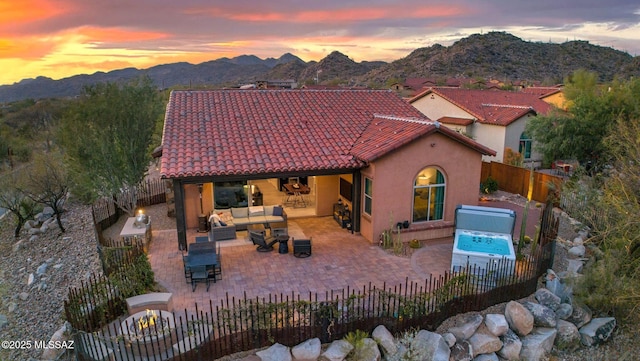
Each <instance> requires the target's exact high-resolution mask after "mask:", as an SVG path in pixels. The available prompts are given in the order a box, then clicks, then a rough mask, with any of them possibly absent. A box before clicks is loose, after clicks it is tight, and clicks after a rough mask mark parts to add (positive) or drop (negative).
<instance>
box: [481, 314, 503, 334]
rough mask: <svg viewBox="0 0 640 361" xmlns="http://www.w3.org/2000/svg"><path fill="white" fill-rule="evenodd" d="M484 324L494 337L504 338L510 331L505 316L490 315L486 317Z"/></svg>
mask: <svg viewBox="0 0 640 361" xmlns="http://www.w3.org/2000/svg"><path fill="white" fill-rule="evenodd" d="M484 324H485V326H486V327H487V329H488V330H489V332H491V333H492V334H493V335H494V336H502V335H504V334H505V333H506V332H507V330H508V329H509V324H508V323H507V319H506V318H505V317H504V315H501V314H496V313H490V314H488V315H486V316H484Z"/></svg>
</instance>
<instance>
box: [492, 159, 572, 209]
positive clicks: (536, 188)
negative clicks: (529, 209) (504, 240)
mask: <svg viewBox="0 0 640 361" xmlns="http://www.w3.org/2000/svg"><path fill="white" fill-rule="evenodd" d="M487 177H491V178H493V179H495V180H496V181H497V182H498V187H499V188H500V189H501V190H503V191H505V192H509V193H514V194H519V195H521V196H523V197H526V196H527V194H528V193H529V178H530V170H529V169H527V168H522V167H516V166H513V165H508V164H504V163H498V162H491V163H487V162H482V171H481V173H480V182H484V181H485V180H486V179H487ZM562 182H563V178H562V177H559V176H554V175H551V174H546V173H542V172H536V171H534V172H533V193H532V196H531V199H533V200H535V201H537V202H542V203H546V202H547V200H548V199H549V197H550V195H551V197H552V198H553V197H555V196H557V195H554V194H553V193H554V192H555V191H560V189H561V186H562ZM558 194H559V193H558Z"/></svg>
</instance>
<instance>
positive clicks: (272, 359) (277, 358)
mask: <svg viewBox="0 0 640 361" xmlns="http://www.w3.org/2000/svg"><path fill="white" fill-rule="evenodd" d="M256 355H258V357H260V359H261V360H262V361H291V352H290V351H289V348H288V347H287V346H285V345H281V344H279V343H276V344H274V345H273V346H271V347H269V348H267V349H265V350H262V351H258V352H256Z"/></svg>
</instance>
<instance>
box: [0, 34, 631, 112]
mask: <svg viewBox="0 0 640 361" xmlns="http://www.w3.org/2000/svg"><path fill="white" fill-rule="evenodd" d="M577 69H586V70H590V71H594V72H596V73H598V74H599V76H600V80H601V81H610V80H612V79H614V78H616V77H621V78H628V77H631V76H640V57H638V56H636V57H633V56H631V55H629V54H628V53H625V52H622V51H619V50H615V49H613V48H609V47H602V46H598V45H593V44H590V43H589V42H586V41H568V42H565V43H561V44H557V43H542V42H529V41H524V40H522V39H520V38H518V37H516V36H513V35H511V34H509V33H504V32H490V33H487V34H475V35H471V36H469V37H467V38H463V39H461V40H459V41H457V42H455V43H454V44H452V45H450V46H442V45H439V44H436V45H433V46H430V47H424V48H419V49H416V50H414V51H413V52H411V53H410V54H409V55H407V56H406V57H404V58H402V59H398V60H395V61H392V62H390V63H386V62H382V61H371V62H369V61H362V62H359V63H358V62H355V61H353V60H351V59H350V58H349V57H348V56H346V55H344V54H341V53H339V52H337V51H334V52H333V53H331V54H329V55H328V56H327V57H325V58H324V59H322V60H320V61H317V62H316V61H310V62H305V61H303V60H302V59H300V58H298V57H297V56H295V55H292V54H289V53H287V54H284V55H282V56H281V57H280V58H278V59H274V58H267V59H260V58H258V57H256V56H254V55H242V56H238V57H235V58H231V59H230V58H220V59H216V60H212V61H208V62H204V63H200V64H189V63H186V62H181V63H172V64H164V65H157V66H154V67H151V68H148V69H136V68H125V69H119V70H113V71H110V72H96V73H94V74H90V75H87V74H82V75H75V76H71V77H68V78H64V79H60V80H53V79H50V78H46V77H37V78H35V79H25V80H22V81H20V82H18V83H15V84H12V85H3V86H0V102H12V101H18V100H23V99H29V98H31V99H42V98H53V97H69V96H76V95H78V94H80V93H81V92H82V88H83V87H84V86H86V85H91V84H95V83H98V82H120V81H126V80H129V79H133V78H136V77H138V76H141V75H147V76H149V77H150V78H151V79H153V80H154V81H155V82H156V84H157V85H158V86H159V87H160V88H163V89H165V88H172V87H182V88H204V87H207V88H221V87H237V86H239V85H242V84H250V83H254V82H255V81H258V80H276V79H293V80H295V81H297V83H298V84H299V85H301V84H304V83H313V82H315V77H316V75H319V83H320V84H325V85H346V86H366V87H372V88H385V87H388V85H390V83H392V82H395V81H404V80H405V79H406V78H417V77H423V78H427V77H429V78H447V77H470V78H484V79H489V78H494V79H499V80H502V81H516V80H526V81H541V82H544V83H547V84H557V83H561V82H562V81H563V79H565V77H567V76H568V75H569V74H571V73H572V72H573V71H575V70H577Z"/></svg>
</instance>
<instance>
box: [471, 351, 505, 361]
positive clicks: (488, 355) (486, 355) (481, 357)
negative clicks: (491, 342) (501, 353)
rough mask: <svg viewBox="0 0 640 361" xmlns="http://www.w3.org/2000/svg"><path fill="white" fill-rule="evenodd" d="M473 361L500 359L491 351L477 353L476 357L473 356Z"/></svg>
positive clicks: (494, 360)
mask: <svg viewBox="0 0 640 361" xmlns="http://www.w3.org/2000/svg"><path fill="white" fill-rule="evenodd" d="M473 361H500V359H498V356H497V355H496V354H495V353H494V352H492V353H484V354H482V355H478V357H476V358H474V359H473Z"/></svg>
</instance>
